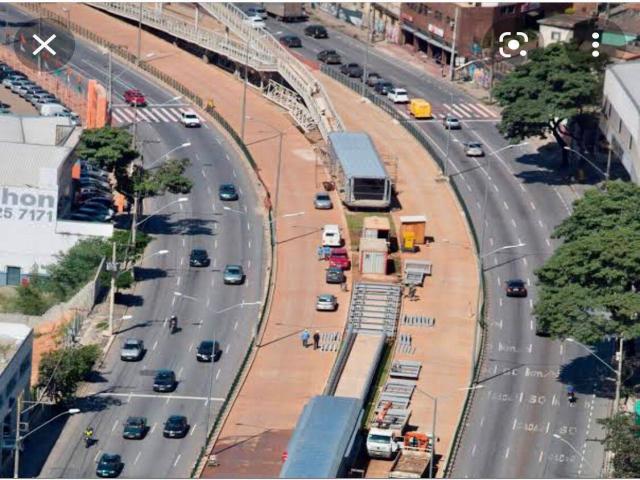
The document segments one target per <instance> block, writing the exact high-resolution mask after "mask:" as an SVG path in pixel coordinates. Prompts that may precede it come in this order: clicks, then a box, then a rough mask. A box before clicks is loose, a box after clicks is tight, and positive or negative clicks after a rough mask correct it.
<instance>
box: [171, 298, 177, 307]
mask: <svg viewBox="0 0 640 480" xmlns="http://www.w3.org/2000/svg"><path fill="white" fill-rule="evenodd" d="M175 304H176V297H173V300H171V306H172V307H173V306H174V305H175Z"/></svg>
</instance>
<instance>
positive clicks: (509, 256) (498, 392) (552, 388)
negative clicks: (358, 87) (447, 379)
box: [267, 19, 610, 478]
mask: <svg viewBox="0 0 640 480" xmlns="http://www.w3.org/2000/svg"><path fill="white" fill-rule="evenodd" d="M267 26H268V29H269V31H270V32H271V33H273V34H274V35H275V36H276V37H278V36H281V35H283V34H295V35H298V36H299V37H300V38H301V39H302V43H303V47H302V48H301V49H296V53H298V54H301V55H303V56H304V57H306V58H308V59H313V60H314V59H315V58H316V55H317V53H318V52H320V51H321V50H324V49H335V50H337V51H338V52H339V53H340V54H341V56H342V61H343V62H357V63H359V64H360V65H364V63H365V62H366V63H367V66H368V71H375V72H377V73H379V74H380V75H381V76H382V77H383V78H385V79H387V80H390V81H391V82H393V83H394V85H397V86H403V87H405V88H407V90H408V91H409V94H410V96H412V97H421V98H425V99H426V100H428V101H429V102H430V103H431V104H432V106H433V111H434V117H435V119H434V120H432V121H420V122H417V123H419V125H420V127H421V128H422V129H423V131H424V132H425V134H426V135H427V137H428V139H429V141H430V142H431V143H432V145H433V146H434V148H435V150H436V151H437V152H438V154H439V155H440V156H441V158H442V159H447V158H448V160H447V161H446V164H447V167H446V170H447V173H448V174H449V175H450V179H451V181H452V182H455V183H456V185H457V186H458V189H459V190H460V192H461V194H462V198H463V201H464V202H465V204H466V205H467V207H468V209H469V211H470V213H471V221H472V223H473V225H474V228H475V230H476V232H477V233H478V237H483V240H481V242H482V245H481V255H482V257H483V266H484V269H485V271H484V274H485V281H486V283H485V289H486V301H487V324H488V325H487V341H486V353H485V355H484V357H483V363H482V369H481V374H480V377H479V382H480V384H481V385H482V386H483V388H482V389H480V390H477V391H476V394H475V397H474V401H473V403H472V407H471V411H470V414H469V416H468V418H467V420H466V422H465V425H464V434H463V437H462V441H461V444H460V449H459V451H458V454H457V455H456V457H455V463H454V464H453V469H452V472H451V474H452V476H454V477H497V478H501V477H515V478H518V477H520V478H521V477H576V476H598V475H599V473H600V469H601V467H602V462H603V449H602V446H601V445H600V444H599V443H598V442H597V441H593V440H594V438H598V437H601V433H600V429H599V427H598V425H596V418H598V417H605V416H607V414H608V412H609V408H610V400H609V399H608V398H605V397H604V395H603V394H602V392H603V390H604V389H606V386H605V385H603V384H602V376H603V374H605V373H606V367H604V366H602V365H600V364H599V363H598V361H597V360H596V359H594V358H593V357H592V356H590V355H589V354H588V353H586V352H585V350H584V349H583V348H582V347H580V346H579V345H576V344H572V343H568V342H565V343H564V344H561V343H560V342H557V341H552V340H550V339H547V338H542V337H538V336H536V334H535V319H534V318H533V316H532V313H531V312H532V307H533V304H534V302H535V299H536V289H535V282H536V278H535V274H534V271H535V269H536V268H538V267H539V266H541V265H542V264H543V262H544V261H545V259H547V258H548V257H549V256H550V255H551V254H552V252H553V249H554V247H555V246H556V242H555V241H553V240H551V239H550V235H551V232H552V231H553V228H554V227H555V226H556V225H557V224H558V223H560V222H561V221H562V219H564V218H565V217H566V216H567V215H569V213H570V211H571V203H572V201H573V200H575V199H576V198H577V195H576V193H575V192H574V190H573V189H572V187H571V186H570V185H567V184H566V182H565V181H564V180H563V179H562V175H561V174H559V173H558V172H557V170H556V168H557V163H556V162H557V161H556V160H555V159H553V158H547V157H545V156H541V155H539V153H538V152H537V151H536V150H535V149H534V148H532V147H531V146H529V145H522V146H518V147H508V145H509V143H508V142H507V141H505V139H504V138H502V136H501V135H500V134H499V132H498V130H497V128H496V125H497V122H498V121H499V112H498V110H497V109H495V108H493V107H487V106H485V105H484V104H482V103H481V102H480V101H479V100H477V99H475V98H473V97H471V96H469V95H467V94H465V93H464V92H462V91H461V90H459V89H458V88H456V87H455V85H452V84H450V83H449V82H447V81H446V80H443V79H441V78H434V77H431V76H429V75H426V74H425V73H424V71H422V70H420V69H418V68H417V67H415V66H413V65H409V64H403V63H402V62H401V61H398V60H397V59H394V58H390V57H389V56H387V55H386V54H384V53H381V52H379V51H377V50H376V49H375V48H368V49H366V48H365V46H364V44H363V43H361V42H359V41H357V40H354V39H353V37H350V36H348V35H346V34H344V33H342V32H340V31H337V30H335V29H329V37H330V38H329V39H323V40H316V39H312V38H309V37H306V36H304V34H303V29H304V26H305V24H304V23H303V24H285V23H281V22H276V21H274V20H271V19H270V20H268V21H267ZM335 68H338V67H335ZM405 108H406V107H399V109H400V111H404V110H405ZM445 114H452V115H454V116H457V117H458V118H460V120H461V121H462V129H461V130H458V131H451V132H447V130H445V129H444V128H443V126H442V124H441V122H440V121H439V118H441V117H442V116H443V115H445ZM449 135H450V136H449ZM469 141H479V142H481V143H482V144H483V146H484V150H485V152H486V153H487V156H485V157H484V158H481V159H471V158H468V157H466V156H465V154H464V149H463V144H464V143H466V142H469ZM485 195H486V199H487V202H486V209H485V208H484V204H485ZM483 222H484V236H483V235H482V233H481V232H482V231H483ZM519 244H524V246H522V247H518V248H508V249H504V250H501V251H499V252H496V253H492V252H495V251H496V250H499V249H501V248H502V247H507V246H514V245H519ZM510 278H521V279H523V280H525V281H526V283H527V285H528V289H529V296H528V298H526V299H514V298H506V296H505V286H504V282H505V281H506V280H508V279H510ZM600 353H602V352H600ZM605 383H606V381H605ZM568 384H572V385H574V386H575V387H576V391H577V392H578V401H577V402H576V403H575V404H571V405H570V404H569V403H568V401H567V397H566V388H567V385H568ZM461 386H462V385H461ZM558 437H560V438H558Z"/></svg>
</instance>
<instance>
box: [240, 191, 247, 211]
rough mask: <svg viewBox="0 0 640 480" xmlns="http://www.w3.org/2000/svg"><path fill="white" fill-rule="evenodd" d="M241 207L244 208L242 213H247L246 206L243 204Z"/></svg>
mask: <svg viewBox="0 0 640 480" xmlns="http://www.w3.org/2000/svg"><path fill="white" fill-rule="evenodd" d="M240 193H242V190H241V191H240ZM242 208H243V209H244V213H247V206H246V205H243V206H242Z"/></svg>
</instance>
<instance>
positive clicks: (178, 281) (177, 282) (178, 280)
mask: <svg viewBox="0 0 640 480" xmlns="http://www.w3.org/2000/svg"><path fill="white" fill-rule="evenodd" d="M180 279H181V277H178V279H177V280H176V284H177V285H178V286H180V281H181V280H180Z"/></svg>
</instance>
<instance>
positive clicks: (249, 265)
mask: <svg viewBox="0 0 640 480" xmlns="http://www.w3.org/2000/svg"><path fill="white" fill-rule="evenodd" d="M247 270H251V260H249V261H248V262H247Z"/></svg>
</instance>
